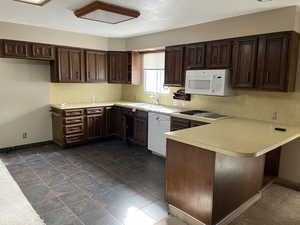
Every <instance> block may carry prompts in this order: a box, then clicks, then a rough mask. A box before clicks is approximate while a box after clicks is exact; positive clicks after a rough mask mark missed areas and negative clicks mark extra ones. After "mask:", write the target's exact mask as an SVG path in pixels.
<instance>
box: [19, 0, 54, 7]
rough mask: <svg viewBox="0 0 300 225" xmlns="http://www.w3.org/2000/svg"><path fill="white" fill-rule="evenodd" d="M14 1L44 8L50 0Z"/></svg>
mask: <svg viewBox="0 0 300 225" xmlns="http://www.w3.org/2000/svg"><path fill="white" fill-rule="evenodd" d="M14 1H17V2H23V3H28V4H32V5H38V6H43V5H45V4H46V3H47V2H49V1H50V0H14Z"/></svg>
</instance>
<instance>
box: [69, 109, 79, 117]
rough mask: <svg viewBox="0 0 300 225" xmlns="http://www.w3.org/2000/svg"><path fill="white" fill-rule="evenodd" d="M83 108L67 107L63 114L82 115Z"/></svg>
mask: <svg viewBox="0 0 300 225" xmlns="http://www.w3.org/2000/svg"><path fill="white" fill-rule="evenodd" d="M82 115H83V109H69V110H65V116H82Z"/></svg>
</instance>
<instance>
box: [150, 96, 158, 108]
mask: <svg viewBox="0 0 300 225" xmlns="http://www.w3.org/2000/svg"><path fill="white" fill-rule="evenodd" d="M150 98H152V99H153V100H154V103H155V104H156V105H159V103H160V102H159V94H157V93H155V94H153V95H151V96H150Z"/></svg>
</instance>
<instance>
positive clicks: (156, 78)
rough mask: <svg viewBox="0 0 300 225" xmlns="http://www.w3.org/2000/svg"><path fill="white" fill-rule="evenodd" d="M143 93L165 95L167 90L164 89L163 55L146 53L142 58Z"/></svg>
mask: <svg viewBox="0 0 300 225" xmlns="http://www.w3.org/2000/svg"><path fill="white" fill-rule="evenodd" d="M143 68H144V90H145V92H150V93H157V94H167V93H169V88H167V87H164V79H165V53H164V52H159V53H146V54H144V57H143Z"/></svg>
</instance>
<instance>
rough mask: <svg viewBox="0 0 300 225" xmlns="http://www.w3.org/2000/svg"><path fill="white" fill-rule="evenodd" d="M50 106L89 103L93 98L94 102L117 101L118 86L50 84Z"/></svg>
mask: <svg viewBox="0 0 300 225" xmlns="http://www.w3.org/2000/svg"><path fill="white" fill-rule="evenodd" d="M49 89H50V99H49V102H50V104H60V103H90V102H91V101H92V98H93V96H95V102H110V101H119V100H120V99H121V98H122V86H121V85H120V84H107V83H103V84H102V83H97V84H89V83H87V84H74V83H72V84H62V83H50V84H49Z"/></svg>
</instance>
